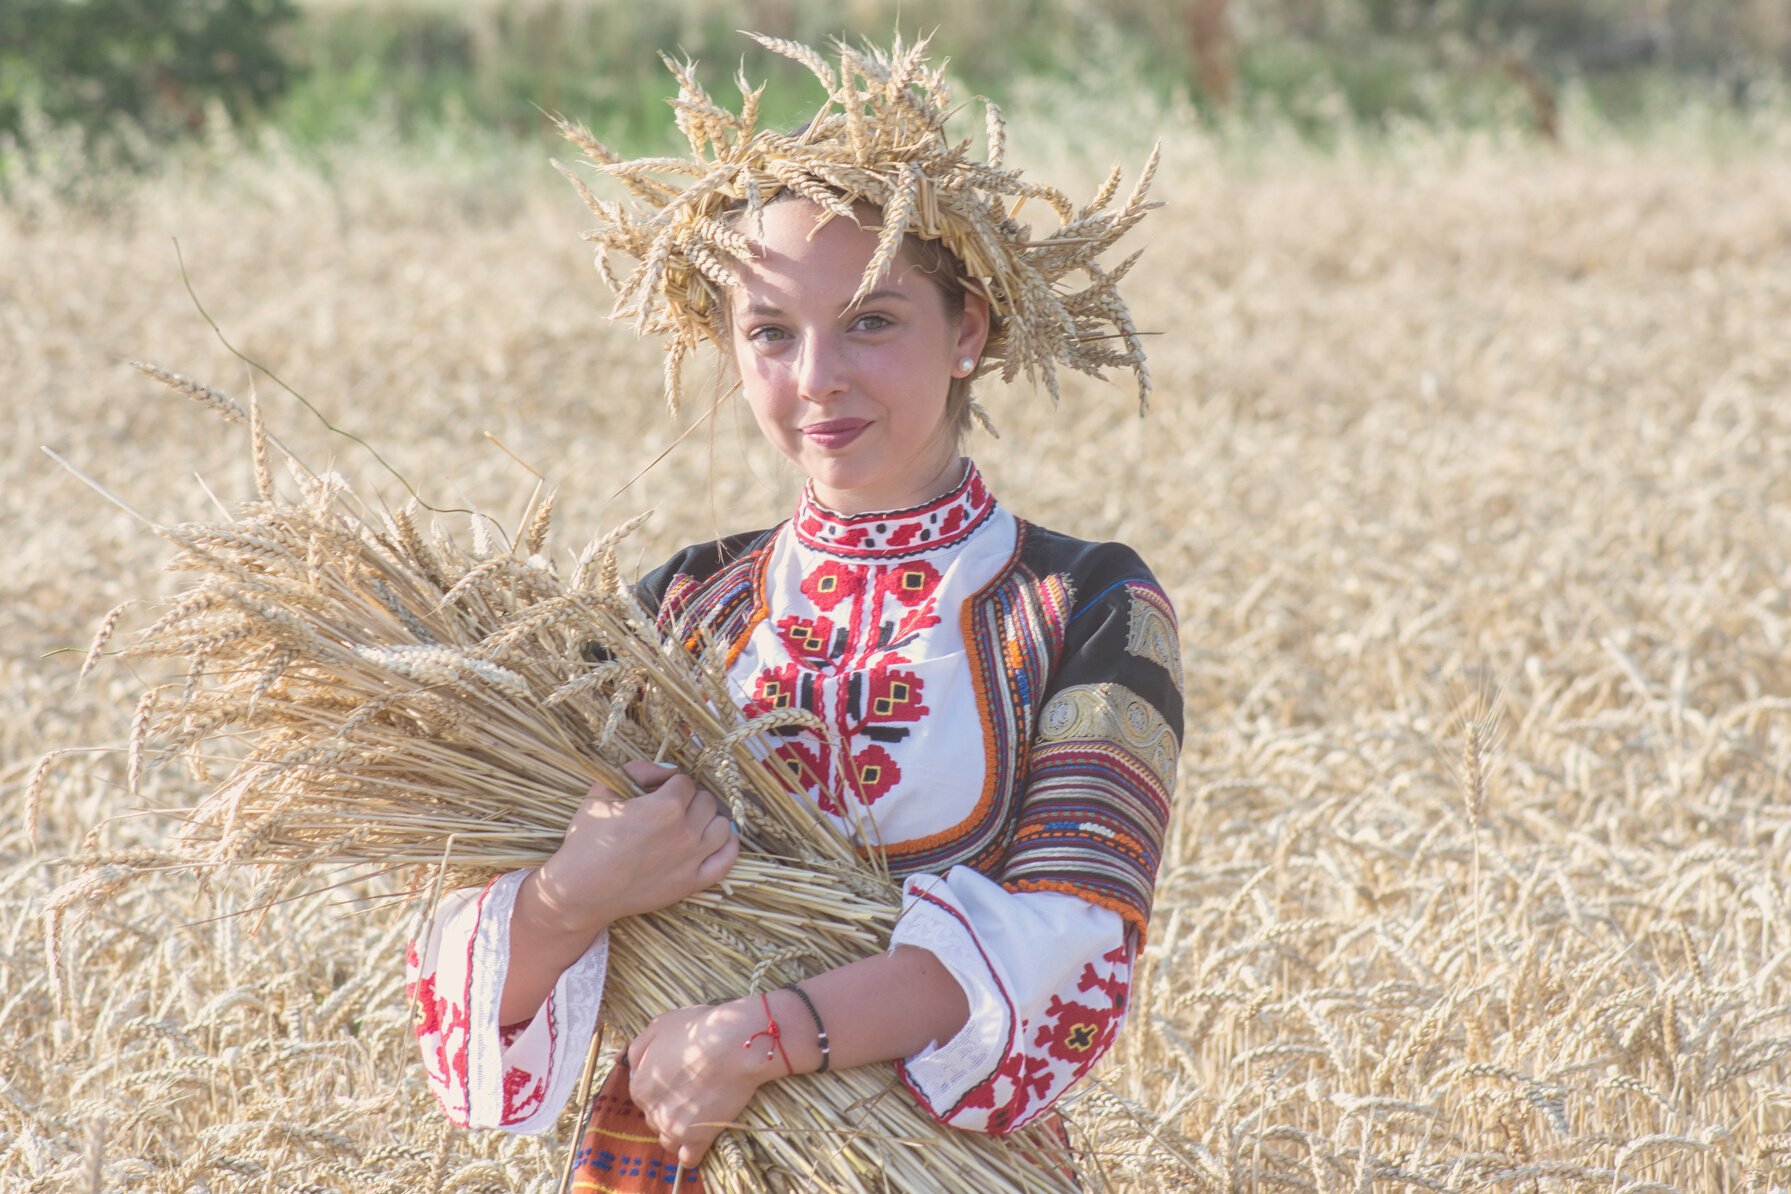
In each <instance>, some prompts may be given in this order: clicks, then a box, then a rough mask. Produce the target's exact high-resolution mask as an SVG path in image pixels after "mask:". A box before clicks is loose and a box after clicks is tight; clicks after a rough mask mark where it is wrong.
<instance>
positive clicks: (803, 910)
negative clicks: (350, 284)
mask: <svg viewBox="0 0 1791 1194" xmlns="http://www.w3.org/2000/svg"><path fill="white" fill-rule="evenodd" d="M144 368H145V371H146V372H149V373H151V375H152V376H156V377H158V378H159V379H160V380H162V381H164V382H166V383H168V384H170V385H171V386H173V387H174V388H176V389H178V390H181V391H182V392H184V393H187V394H188V395H189V396H191V397H195V398H197V399H199V400H201V401H203V402H205V403H206V404H207V405H210V406H211V407H213V409H215V410H217V411H219V412H220V413H221V414H223V415H224V416H225V417H226V418H229V419H231V420H233V421H238V422H244V423H247V424H249V427H250V435H251V440H252V451H253V456H254V464H255V474H256V481H257V487H258V489H259V491H260V492H259V499H258V500H256V501H254V502H250V503H248V504H245V505H243V506H242V507H241V508H240V509H239V510H238V511H237V513H236V515H235V516H234V517H226V518H223V519H220V520H219V521H215V522H206V523H195V524H186V525H181V526H176V527H162V528H158V531H159V532H160V533H161V534H163V535H164V536H166V537H167V538H168V539H169V540H171V541H172V542H173V543H174V544H175V545H176V546H177V548H178V554H177V556H176V557H175V559H174V561H173V563H172V567H173V568H175V569H178V570H185V571H189V572H191V573H193V574H194V576H195V578H194V580H193V582H192V583H191V584H190V585H189V586H187V587H186V588H185V589H184V591H182V592H180V593H179V594H178V595H177V596H175V597H174V598H173V599H172V602H171V605H170V606H169V608H168V609H167V611H166V613H165V614H163V616H162V617H161V618H160V619H159V620H158V621H156V622H155V623H154V624H153V625H151V626H149V627H148V628H147V629H146V630H144V631H143V632H142V633H141V634H140V635H139V636H138V637H137V640H136V642H135V644H134V645H133V646H132V647H131V648H130V652H129V653H130V654H131V655H134V656H136V657H139V658H146V657H147V658H155V657H160V658H170V657H172V658H177V659H180V660H184V661H186V663H187V669H186V675H185V679H184V680H183V681H174V682H170V683H167V684H163V685H160V686H157V687H153V688H151V689H150V690H149V691H147V692H146V693H145V695H144V696H143V698H142V701H141V703H140V704H139V706H138V710H137V715H136V717H135V719H134V722H133V729H132V741H131V765H130V776H131V780H132V785H133V787H134V786H135V782H136V779H137V777H138V776H139V775H140V774H141V772H142V768H143V765H144V760H145V758H146V757H147V756H148V754H150V753H151V752H152V751H154V750H157V749H162V750H172V751H178V752H184V753H185V754H186V755H187V757H188V758H189V759H190V760H191V761H192V763H193V765H194V766H195V768H196V769H197V770H198V771H199V772H200V774H202V775H204V776H205V777H206V778H208V779H209V778H212V777H213V776H215V775H217V774H219V773H220V772H222V779H221V782H218V783H217V786H216V787H215V789H213V790H212V792H211V794H210V795H209V796H207V797H206V798H205V799H204V800H203V801H201V802H200V803H199V804H198V806H197V807H195V808H193V809H191V810H187V811H186V812H185V814H184V817H183V824H182V828H181V829H180V831H179V833H178V834H177V837H176V841H175V843H174V845H173V846H172V851H173V852H174V853H175V854H177V855H179V856H181V857H182V858H184V859H186V860H188V861H198V862H201V863H205V864H211V865H214V866H222V867H256V868H264V869H265V870H266V872H267V874H268V876H269V881H268V883H267V885H266V887H265V888H264V891H265V892H266V893H267V896H268V898H273V896H275V895H277V894H278V893H279V892H281V891H282V890H285V889H287V888H289V887H290V886H292V885H293V884H296V883H300V882H304V881H305V880H306V879H307V878H311V879H314V880H318V881H326V880H324V868H329V869H330V874H329V877H328V879H327V881H330V882H334V881H336V880H337V879H339V878H340V876H341V873H342V871H343V869H344V868H346V870H347V872H348V873H349V874H351V875H353V874H370V873H374V872H385V871H396V872H399V873H404V872H406V871H408V872H409V874H410V876H411V878H412V883H411V890H412V892H413V894H415V895H416V896H418V897H419V898H426V897H427V896H428V895H429V893H430V892H431V890H432V889H433V890H434V891H436V892H439V890H440V889H441V888H442V887H443V886H444V883H447V884H460V883H466V882H476V881H479V880H481V879H483V878H486V877H489V876H491V875H493V874H496V873H499V872H502V871H505V870H510V869H514V868H517V867H524V866H530V865H533V864H536V863H538V862H540V861H541V860H542V859H544V858H545V857H546V856H547V855H548V854H549V853H551V852H552V851H553V849H554V848H555V847H556V846H557V845H558V844H559V840H560V837H561V834H562V833H563V831H564V828H565V826H566V824H567V822H568V820H569V819H570V818H571V816H572V814H573V812H574V811H575V810H576V809H577V807H578V805H579V804H580V802H581V800H582V798H583V796H584V794H585V792H586V790H587V789H588V788H589V786H590V785H591V784H592V783H593V782H594V781H601V782H603V783H605V784H608V785H609V786H610V787H612V788H614V789H615V790H617V791H618V792H630V791H632V790H633V789H632V785H631V784H630V781H629V780H628V779H627V777H626V776H625V774H624V773H623V772H622V771H621V765H622V764H623V763H625V762H628V761H630V760H634V759H643V758H647V759H662V760H666V761H670V762H675V763H676V764H677V765H678V766H679V767H681V768H682V769H684V770H685V771H687V772H689V773H690V774H691V775H693V776H694V777H695V778H696V779H697V780H698V782H700V783H701V784H702V785H704V786H705V787H707V788H709V789H710V790H712V791H714V792H715V793H716V794H717V795H718V796H719V797H720V798H721V799H722V800H724V801H725V802H726V803H727V805H728V807H729V809H730V810H731V812H732V814H733V816H734V818H735V820H736V821H737V823H738V825H739V830H740V835H741V839H742V845H743V849H742V852H741V856H740V861H739V863H738V864H737V865H736V866H735V868H734V869H733V871H732V873H731V874H730V876H729V878H728V879H727V881H726V882H725V883H724V884H722V885H721V886H720V887H718V888H716V889H712V890H709V891H706V892H702V893H700V894H698V895H696V896H693V897H691V898H690V899H687V900H685V901H684V902H682V903H680V904H678V905H676V906H675V907H673V908H669V909H666V910H664V911H662V912H658V913H654V914H651V915H646V916H639V917H633V918H629V919H626V920H624V921H621V922H619V923H617V924H616V925H615V926H614V928H613V930H612V935H611V958H612V964H611V968H610V977H609V980H608V986H607V988H606V990H605V993H604V1008H605V1017H606V1020H607V1024H608V1030H609V1031H610V1032H611V1033H612V1034H613V1036H614V1037H615V1039H617V1040H619V1041H625V1040H627V1039H629V1038H630V1037H632V1036H633V1035H634V1034H635V1033H637V1032H639V1031H640V1030H641V1029H642V1028H643V1027H645V1025H646V1023H647V1021H648V1020H649V1019H651V1018H652V1017H653V1016H654V1015H656V1014H658V1013H660V1012H664V1011H667V1010H670V1009H673V1008H678V1007H687V1006H691V1005H695V1004H700V1003H703V1002H705V1001H709V1000H714V999H718V998H731V997H737V996H741V995H746V994H750V993H753V992H756V991H761V990H768V989H772V988H775V987H777V986H780V985H782V984H784V983H788V982H794V981H797V980H799V979H801V978H803V977H805V976H807V975H810V974H813V973H815V972H817V971H821V970H825V969H827V968H830V967H833V966H837V965H840V964H843V963H846V962H849V961H852V960H854V959H857V958H862V957H865V956H866V955H868V954H870V953H873V952H874V951H876V950H878V949H881V948H883V947H884V946H885V945H886V944H887V941H888V937H889V932H890V929H891V926H892V925H893V923H894V920H895V917H896V914H897V912H898V910H899V903H900V892H899V887H898V886H897V884H896V883H894V882H893V881H892V880H891V879H890V877H889V875H888V874H887V872H886V871H885V870H884V869H882V868H881V867H880V865H879V863H878V861H877V860H876V859H875V858H869V859H867V858H864V857H861V856H860V855H859V853H858V852H857V850H855V849H854V848H853V847H852V846H851V845H850V844H849V843H847V842H846V841H844V840H842V839H841V838H840V837H838V836H837V835H836V834H835V833H833V832H832V831H831V830H830V829H829V828H828V827H827V826H825V825H824V824H822V823H821V822H819V821H818V820H817V819H816V816H815V814H814V813H813V812H812V811H811V810H810V809H809V808H808V807H807V806H806V805H805V804H803V803H802V802H801V801H800V800H798V799H797V798H795V797H793V796H791V795H790V794H789V793H787V792H786V791H785V790H784V789H783V788H782V787H781V786H780V785H779V783H778V782H777V781H776V780H775V778H774V777H773V775H772V773H771V772H770V771H769V770H768V769H767V768H765V767H764V766H763V765H762V764H761V763H760V762H759V759H761V758H762V757H763V756H764V753H765V752H764V751H763V750H762V749H761V747H760V746H759V745H758V736H759V735H760V734H762V733H764V732H766V731H768V730H770V729H773V728H777V727H780V726H788V725H791V724H796V723H797V722H798V721H799V720H800V719H802V718H804V717H806V716H807V715H805V714H800V713H794V714H775V715H772V716H771V717H768V718H761V719H759V720H757V721H754V722H751V723H747V722H743V721H742V719H741V716H740V714H739V712H738V710H737V709H736V706H735V702H734V700H733V699H732V698H731V696H730V694H729V692H728V689H727V686H726V683H725V678H724V675H723V671H722V668H721V666H720V660H719V659H718V658H716V657H714V656H713V655H709V656H693V655H691V654H690V653H688V652H686V651H685V650H684V649H683V648H682V647H681V646H680V645H678V644H677V643H675V642H667V641H665V640H663V639H662V638H661V636H660V635H659V634H658V633H657V632H656V631H655V629H654V626H653V623H652V620H651V618H650V616H649V615H648V614H647V612H646V611H645V610H644V609H643V608H642V607H641V605H640V603H639V602H638V601H637V600H636V598H635V596H634V594H633V592H632V590H631V588H630V587H629V586H627V585H626V584H624V583H623V582H622V580H621V578H620V576H619V573H618V568H617V563H616V557H615V554H614V550H613V548H614V544H615V542H616V540H617V539H618V538H619V537H620V536H621V535H622V534H625V533H626V532H627V531H628V530H629V529H630V527H627V526H625V527H622V528H620V529H619V530H618V531H617V532H616V533H614V534H611V535H609V536H606V537H603V538H599V539H597V540H595V541H593V542H592V543H591V544H590V546H589V547H587V548H586V549H585V551H584V552H583V553H582V554H581V555H580V556H579V558H578V561H577V565H576V567H575V568H574V569H573V570H572V573H571V576H570V579H563V578H562V577H561V576H560V574H559V571H558V569H557V568H556V567H555V566H554V565H553V564H552V563H551V562H550V561H549V559H548V558H547V556H546V554H545V552H546V549H547V537H548V531H549V524H550V519H551V512H552V499H551V497H546V498H541V497H540V495H539V494H537V499H536V500H534V501H532V502H531V507H530V510H529V512H528V513H527V514H526V515H525V518H524V520H523V529H522V531H521V532H520V533H519V534H518V536H517V537H516V540H515V542H514V543H513V544H510V545H509V546H505V545H503V544H502V542H501V538H502V536H501V534H499V533H498V532H496V529H495V528H496V524H495V523H493V522H491V520H489V519H485V518H483V517H481V516H478V515H475V516H474V518H473V527H474V533H473V536H472V543H471V545H470V547H468V546H462V545H461V544H460V543H458V542H456V541H455V540H454V539H453V538H452V537H450V536H449V535H448V534H446V533H444V531H443V530H442V529H441V528H440V527H439V526H437V527H432V528H431V529H430V530H429V531H428V532H427V533H425V531H424V530H423V529H422V528H420V527H419V525H418V523H417V517H416V514H415V511H414V508H405V509H401V510H398V511H396V512H391V513H385V514H379V513H376V512H374V511H373V510H372V509H370V508H369V506H367V505H366V504H365V503H363V502H362V501H361V500H359V499H358V498H357V497H356V496H355V494H354V492H353V490H352V489H351V488H350V486H349V485H348V483H347V482H346V481H345V480H344V479H343V478H342V477H341V476H339V475H337V474H334V473H330V474H318V473H316V472H313V471H311V470H309V469H307V468H305V467H304V466H303V465H302V464H300V463H299V462H298V461H297V460H296V459H294V458H292V457H291V455H290V454H289V453H287V452H285V451H284V449H282V448H281V447H280V446H279V444H278V442H277V441H274V440H271V439H270V437H269V436H268V435H267V434H266V432H265V430H264V428H263V426H262V422H261V419H260V414H259V407H258V405H257V404H255V403H254V401H253V400H251V403H250V406H249V408H248V409H246V410H245V409H244V408H243V407H242V406H241V405H239V404H238V403H236V402H235V401H234V400H233V399H231V398H229V397H228V396H227V395H223V394H221V393H219V392H218V391H215V390H211V389H209V388H207V387H202V386H199V385H197V383H194V382H191V381H189V380H187V379H185V378H182V377H180V376H179V375H176V374H171V373H167V372H165V371H163V370H159V369H152V368H149V367H144ZM276 455H279V456H282V457H285V463H286V465H287V471H288V472H289V473H290V475H291V478H292V485H291V487H290V488H295V489H296V493H295V494H294V495H292V496H290V497H289V496H287V495H285V494H284V493H282V492H281V490H280V488H279V487H277V486H276V484H275V480H274V471H273V468H272V467H271V464H270V461H271V459H272V458H273V457H274V456H276ZM116 621H117V618H116V616H114V617H112V618H108V619H107V627H106V628H105V629H104V630H102V632H101V638H100V640H99V641H96V642H95V644H94V648H93V651H92V653H91V654H90V659H89V662H90V664H91V662H92V661H93V660H94V659H97V658H98V656H99V653H100V650H101V648H102V647H103V645H104V638H105V637H106V635H108V634H109V633H110V630H111V627H112V626H113V625H115V624H116ZM392 964H393V965H394V966H396V965H398V964H399V959H398V958H397V957H396V956H394V957H393V959H392ZM896 1084H897V1083H896V1079H895V1076H894V1074H893V1071H892V1069H891V1067H889V1066H886V1065H878V1066H867V1067H862V1068H859V1069H854V1070H849V1071H846V1072H844V1073H833V1074H827V1075H810V1076H805V1077H798V1078H795V1079H791V1080H785V1081H781V1082H777V1083H774V1084H771V1085H768V1086H766V1087H764V1088H763V1089H762V1090H761V1091H760V1093H759V1095H758V1096H757V1097H756V1098H755V1099H754V1101H753V1103H752V1105H751V1106H750V1107H748V1108H747V1110H746V1112H745V1113H744V1120H743V1122H742V1123H741V1124H740V1125H739V1130H736V1131H732V1132H728V1133H725V1134H724V1135H723V1136H722V1138H721V1141H720V1143H719V1144H718V1146H717V1147H716V1148H715V1149H714V1150H712V1151H711V1153H710V1155H709V1158H708V1159H707V1161H706V1162H705V1165H704V1176H705V1178H706V1179H707V1181H708V1182H709V1183H710V1185H711V1188H713V1189H715V1190H718V1191H748V1190H751V1191H762V1190H769V1189H780V1188H790V1189H802V1190H816V1189H825V1190H841V1191H858V1190H866V1191H868V1190H883V1189H889V1188H892V1187H893V1188H896V1189H928V1188H935V1187H936V1185H937V1182H938V1180H939V1178H938V1175H939V1174H941V1173H951V1174H961V1175H962V1180H963V1181H964V1182H965V1183H966V1185H967V1186H968V1187H969V1188H975V1189H989V1190H1056V1189H1064V1188H1073V1186H1071V1185H1070V1184H1069V1183H1068V1180H1067V1179H1065V1178H1064V1177H1062V1176H1060V1175H1059V1173H1060V1171H1061V1170H1062V1168H1063V1161H1064V1159H1065V1158H1064V1156H1063V1151H1064V1150H1063V1148H1062V1146H1061V1145H1059V1144H1056V1143H1054V1142H1053V1141H1052V1140H1050V1139H1047V1138H1045V1137H1044V1136H1043V1135H1042V1134H1032V1133H1026V1132H1021V1133H1016V1134H1015V1136H1014V1137H1012V1138H1010V1139H1007V1140H1003V1139H998V1138H992V1137H987V1136H981V1135H973V1134H966V1133H957V1132H952V1131H949V1130H946V1129H942V1128H940V1127H938V1126H936V1125H935V1124H934V1123H933V1122H932V1121H931V1120H930V1119H928V1118H927V1117H926V1116H925V1115H924V1114H923V1113H922V1112H921V1111H920V1110H919V1109H918V1108H917V1107H916V1106H915V1104H914V1103H913V1101H912V1100H911V1099H909V1098H907V1097H906V1096H905V1095H903V1094H900V1093H892V1088H893V1087H894V1086H895V1085H896ZM885 1095H889V1096H890V1097H882V1096H885Z"/></svg>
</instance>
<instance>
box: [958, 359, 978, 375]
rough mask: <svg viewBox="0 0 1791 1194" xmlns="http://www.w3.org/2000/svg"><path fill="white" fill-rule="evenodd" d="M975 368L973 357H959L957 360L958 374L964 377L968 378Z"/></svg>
mask: <svg viewBox="0 0 1791 1194" xmlns="http://www.w3.org/2000/svg"><path fill="white" fill-rule="evenodd" d="M975 368H976V358H975V357H959V358H958V372H959V373H961V374H963V375H964V376H966V377H968V376H969V375H970V373H971V372H972V371H973V370H974V369H975Z"/></svg>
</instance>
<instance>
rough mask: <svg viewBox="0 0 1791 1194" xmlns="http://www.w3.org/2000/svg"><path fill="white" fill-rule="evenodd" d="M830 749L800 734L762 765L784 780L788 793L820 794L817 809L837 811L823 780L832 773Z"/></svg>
mask: <svg viewBox="0 0 1791 1194" xmlns="http://www.w3.org/2000/svg"><path fill="white" fill-rule="evenodd" d="M832 754H833V752H832V751H830V750H828V748H827V746H826V745H825V744H824V743H820V742H816V741H815V740H814V738H813V737H812V736H811V735H807V734H804V735H803V736H802V737H800V738H793V739H791V740H790V741H788V742H786V743H784V744H783V745H782V746H780V747H778V748H777V749H776V750H774V751H772V752H771V757H770V758H768V759H766V760H765V765H766V766H767V767H769V768H771V770H772V772H773V773H774V774H776V775H777V777H778V778H779V779H781V780H783V782H784V786H785V787H786V788H787V789H789V790H790V791H792V792H795V793H798V794H802V793H812V792H815V791H816V790H819V791H820V794H821V800H820V803H821V811H823V812H829V813H838V812H839V811H840V808H839V805H838V804H837V803H836V802H834V801H833V799H832V797H831V796H830V795H829V794H828V790H829V788H830V787H831V785H830V784H829V783H828V782H827V781H828V778H829V777H830V776H831V775H832V774H833V760H832Z"/></svg>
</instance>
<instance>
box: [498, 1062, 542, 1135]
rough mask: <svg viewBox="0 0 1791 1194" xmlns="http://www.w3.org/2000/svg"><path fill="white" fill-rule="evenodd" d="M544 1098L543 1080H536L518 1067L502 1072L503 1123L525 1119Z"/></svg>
mask: <svg viewBox="0 0 1791 1194" xmlns="http://www.w3.org/2000/svg"><path fill="white" fill-rule="evenodd" d="M525 1088H526V1089H525ZM546 1097H547V1080H546V1079H545V1078H536V1077H535V1075H533V1074H531V1073H529V1072H528V1071H527V1070H525V1069H523V1068H522V1067H520V1066H512V1067H510V1068H509V1069H507V1070H505V1071H504V1113H503V1122H505V1123H515V1122H516V1121H517V1120H519V1119H524V1118H526V1117H527V1116H528V1115H529V1114H530V1113H531V1112H533V1111H534V1110H535V1108H537V1107H539V1106H540V1105H541V1100H543V1099H545V1098H546Z"/></svg>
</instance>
